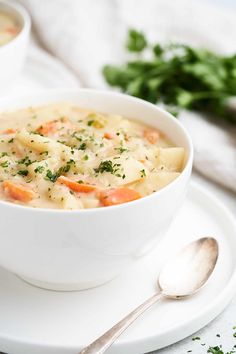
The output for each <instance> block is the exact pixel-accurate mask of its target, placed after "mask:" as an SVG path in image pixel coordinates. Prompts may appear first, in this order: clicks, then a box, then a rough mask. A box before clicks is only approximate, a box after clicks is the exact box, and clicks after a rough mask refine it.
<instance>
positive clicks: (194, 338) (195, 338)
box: [192, 337, 201, 341]
mask: <svg viewBox="0 0 236 354" xmlns="http://www.w3.org/2000/svg"><path fill="white" fill-rule="evenodd" d="M200 339H201V338H200V337H193V338H192V340H193V341H195V340H200Z"/></svg>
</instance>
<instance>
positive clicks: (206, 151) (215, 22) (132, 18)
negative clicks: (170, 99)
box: [21, 0, 236, 192]
mask: <svg viewBox="0 0 236 354" xmlns="http://www.w3.org/2000/svg"><path fill="white" fill-rule="evenodd" d="M21 2H22V3H23V4H24V5H25V6H26V7H27V8H28V10H29V11H30V13H31V15H32V18H33V23H34V31H35V33H36V34H37V36H38V38H39V39H40V41H41V43H42V45H43V46H44V47H45V48H46V49H47V50H48V51H50V52H51V53H52V54H53V55H55V56H56V57H57V58H59V59H61V60H62V61H63V62H64V63H65V64H66V65H67V66H68V67H69V68H70V69H71V70H72V71H73V72H74V74H75V75H76V76H77V77H78V78H79V79H80V81H81V84H82V85H83V86H87V87H97V88H104V87H107V86H106V84H105V83H104V80H103V78H102V75H101V68H102V66H103V65H104V64H107V63H121V62H122V61H124V60H125V58H126V54H125V51H124V49H123V42H124V38H125V35H126V31H127V28H130V27H134V28H139V29H142V30H143V31H144V32H145V33H147V35H148V37H149V38H150V39H151V40H153V41H160V42H169V41H179V42H183V43H189V44H192V45H196V46H202V47H207V48H209V49H212V50H216V51H218V52H222V53H233V52H236V42H235V38H236V26H235V23H236V14H233V13H228V12H224V10H223V9H220V8H216V7H214V6H210V5H208V4H206V3H204V2H203V1H197V0H175V1H167V0H41V1H36V0H21ZM62 86H63V83H62ZM180 119H181V121H182V122H183V124H184V125H185V126H186V127H187V129H188V130H189V132H190V134H191V136H192V139H193V143H194V147H195V161H194V166H195V168H196V169H197V170H198V171H199V172H201V173H202V174H204V175H205V176H207V177H209V178H211V179H212V180H214V181H216V182H218V183H220V184H221V185H224V186H225V187H227V188H230V189H231V190H233V191H235V192H236V129H227V128H226V127H219V126H217V125H215V124H213V123H209V122H208V121H206V120H204V119H203V118H202V117H201V116H200V115H198V114H193V113H189V112H184V113H183V114H182V116H181V118H180Z"/></svg>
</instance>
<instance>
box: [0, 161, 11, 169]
mask: <svg viewBox="0 0 236 354" xmlns="http://www.w3.org/2000/svg"><path fill="white" fill-rule="evenodd" d="M0 166H1V167H3V168H6V167H8V166H9V162H8V161H4V162H2V163H0Z"/></svg>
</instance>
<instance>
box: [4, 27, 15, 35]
mask: <svg viewBox="0 0 236 354" xmlns="http://www.w3.org/2000/svg"><path fill="white" fill-rule="evenodd" d="M5 31H6V32H8V33H10V34H16V33H17V32H18V29H17V28H15V27H7V28H6V29H5Z"/></svg>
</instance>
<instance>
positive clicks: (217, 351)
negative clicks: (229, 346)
mask: <svg viewBox="0 0 236 354" xmlns="http://www.w3.org/2000/svg"><path fill="white" fill-rule="evenodd" d="M207 353H212V354H224V352H223V351H222V350H221V347H218V346H216V347H209V349H208V351H207ZM231 353H233V352H231ZM227 354H230V353H227Z"/></svg>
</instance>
